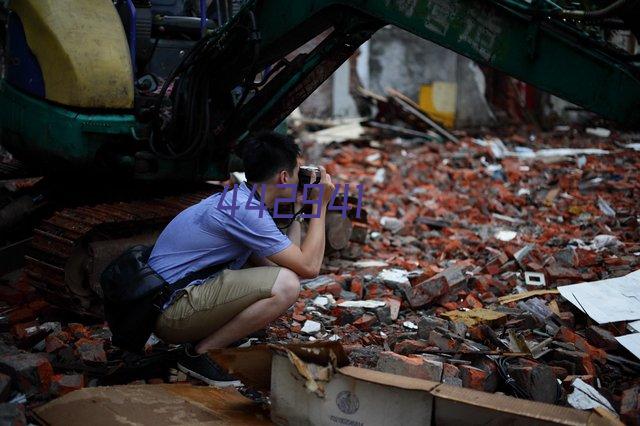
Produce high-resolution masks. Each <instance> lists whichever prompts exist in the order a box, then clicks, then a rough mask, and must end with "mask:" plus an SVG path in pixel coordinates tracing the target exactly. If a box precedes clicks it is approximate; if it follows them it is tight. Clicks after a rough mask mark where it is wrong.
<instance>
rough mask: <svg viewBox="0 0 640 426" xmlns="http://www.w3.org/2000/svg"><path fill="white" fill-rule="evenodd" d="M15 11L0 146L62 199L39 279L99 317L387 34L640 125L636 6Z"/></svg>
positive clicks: (466, 2) (389, 2) (153, 0)
mask: <svg viewBox="0 0 640 426" xmlns="http://www.w3.org/2000/svg"><path fill="white" fill-rule="evenodd" d="M2 3H4V4H5V5H6V6H5V7H4V8H3V10H2V13H0V19H3V20H4V21H6V22H4V24H3V26H2V30H0V37H2V38H3V39H4V40H3V50H4V65H3V67H1V68H0V69H4V71H3V75H2V79H1V80H0V145H2V146H3V147H4V148H5V149H7V150H8V151H9V152H10V153H11V154H12V155H13V156H15V157H16V158H18V159H19V160H20V161H21V162H22V163H23V164H25V165H27V166H28V167H29V168H30V170H32V171H36V173H39V174H38V176H46V177H47V178H49V179H50V182H54V183H52V184H51V187H55V188H57V190H55V191H52V192H51V193H50V194H49V196H52V195H51V194H55V195H56V196H59V197H62V198H61V199H63V200H64V201H62V202H60V203H58V206H60V208H59V209H57V210H55V211H53V212H51V214H50V215H48V217H46V218H44V220H42V221H41V222H40V223H38V224H37V225H36V226H35V229H34V230H33V236H32V239H31V246H30V248H29V250H28V252H27V254H26V257H25V270H26V274H27V277H28V280H29V282H30V283H31V284H32V285H33V286H35V287H37V288H38V289H39V290H40V291H42V292H44V293H45V294H46V295H47V296H48V299H49V300H50V301H51V302H52V303H56V304H59V305H61V306H64V307H67V308H70V309H73V310H75V311H76V312H79V313H84V314H89V315H94V316H97V317H99V316H100V315H101V309H102V307H101V303H100V294H101V290H100V285H99V280H98V277H99V274H100V272H101V270H102V269H103V268H104V266H105V265H106V264H107V263H108V261H109V260H110V259H112V258H113V257H114V256H115V255H116V254H117V253H118V252H119V251H121V250H122V248H123V247H124V246H126V245H133V244H134V243H138V242H143V241H153V238H154V237H155V236H156V235H157V232H158V231H159V230H161V229H162V226H163V225H164V224H166V223H167V222H168V221H169V220H170V219H171V218H172V217H173V216H174V215H175V214H177V213H178V212H179V211H180V210H181V209H183V208H185V207H187V206H188V205H190V204H193V203H195V202H197V201H198V200H199V199H201V198H202V197H204V196H205V195H207V194H208V193H210V192H211V191H212V187H211V186H201V185H202V183H204V182H207V181H212V180H225V179H227V178H228V176H229V171H230V169H231V168H232V167H233V166H232V164H233V158H234V155H233V150H234V147H235V146H236V144H237V143H238V141H241V140H242V139H243V138H244V137H245V136H246V135H247V134H248V133H250V132H251V131H254V130H258V129H265V128H274V127H276V126H277V125H278V124H279V123H281V122H282V121H283V120H284V119H285V118H286V117H287V116H288V115H289V114H290V113H291V112H292V111H293V110H294V109H295V108H296V107H297V106H298V105H299V104H300V103H301V102H302V101H303V100H304V99H305V98H307V97H308V96H309V95H310V94H311V93H312V92H313V91H314V90H315V89H316V88H317V87H318V86H319V85H320V84H321V83H322V82H324V81H325V80H326V79H327V78H329V76H331V74H332V73H333V72H334V71H335V70H336V69H337V68H338V67H339V66H340V65H341V64H342V63H343V62H344V61H345V60H347V59H348V58H349V57H350V56H351V55H353V54H354V52H355V51H356V50H357V49H358V48H359V46H360V45H362V44H363V43H364V42H365V41H367V40H368V39H369V38H370V37H371V36H372V35H373V34H374V33H375V32H376V31H378V30H379V29H380V28H382V27H383V26H385V25H394V26H397V27H399V28H401V29H403V30H406V31H408V32H411V33H413V34H415V35H417V36H419V37H421V38H423V39H425V40H429V41H431V42H434V43H437V44H438V45H441V46H443V47H445V48H447V49H450V50H452V51H455V52H457V53H459V54H461V55H464V56H466V57H468V58H470V59H472V60H474V61H476V62H477V63H479V64H482V65H486V66H489V67H492V68H494V69H497V70H500V71H502V72H504V73H506V74H508V75H511V76H513V77H515V78H517V79H519V80H521V81H524V82H527V83H529V84H531V85H533V86H535V87H537V88H539V89H541V90H544V91H546V92H549V93H552V94H555V95H557V96H559V97H561V98H563V99H566V100H568V101H570V102H572V103H574V104H577V105H579V106H581V107H583V108H585V109H586V110H589V111H593V112H595V113H597V114H599V115H600V116H602V117H604V118H607V119H610V120H614V121H616V122H618V123H620V124H621V125H623V126H631V127H633V126H638V124H640V55H638V54H634V53H629V52H628V51H626V50H624V49H621V48H619V47H616V46H615V45H614V44H612V43H611V41H610V40H611V37H610V36H611V34H612V33H613V32H615V31H620V30H622V31H627V32H628V33H630V34H633V35H634V36H635V37H636V38H637V39H640V1H638V0H580V1H574V0H572V1H569V0H245V1H237V0H216V1H212V0H91V1H89V0H4V1H2V2H0V4H2ZM5 178H6V176H5ZM207 191H208V192H207ZM31 202H32V203H33V202H36V201H34V199H31ZM65 203H66V204H65ZM8 207H12V206H8ZM13 207H15V206H13ZM4 209H5V211H6V209H7V206H5V207H4ZM13 211H21V210H20V209H19V208H14V210H13ZM3 217H4V218H5V219H6V215H5V216H3V215H2V214H0V219H1V218H3ZM1 226H2V224H0V229H2V227H1Z"/></svg>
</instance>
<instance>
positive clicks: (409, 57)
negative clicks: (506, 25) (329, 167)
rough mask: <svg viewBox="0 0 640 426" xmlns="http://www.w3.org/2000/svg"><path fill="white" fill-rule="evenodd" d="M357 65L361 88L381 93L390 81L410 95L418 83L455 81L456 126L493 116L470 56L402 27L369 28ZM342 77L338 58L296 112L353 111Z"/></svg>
mask: <svg viewBox="0 0 640 426" xmlns="http://www.w3.org/2000/svg"><path fill="white" fill-rule="evenodd" d="M361 61H366V62H365V63H361ZM357 68H358V74H359V76H360V80H361V81H362V82H363V84H364V85H365V86H366V88H368V89H370V90H372V91H374V92H377V93H380V94H384V90H385V88H387V87H392V88H394V89H396V90H399V91H400V92H402V93H404V94H406V95H407V96H409V97H410V98H412V99H414V100H416V101H417V99H418V94H419V91H420V86H422V85H423V84H429V83H432V82H434V81H446V82H453V83H457V85H458V96H457V111H456V116H457V119H456V126H461V127H465V126H477V125H483V124H489V123H491V122H492V121H493V120H494V117H493V115H492V113H491V110H490V108H489V106H488V104H487V102H486V100H485V98H484V75H483V74H482V72H481V71H480V69H479V68H478V67H477V66H476V65H475V64H474V63H473V62H472V61H470V60H468V59H466V58H464V57H462V56H460V55H458V54H456V53H454V52H452V51H450V50H447V49H444V48H442V47H440V46H438V45H436V44H434V43H431V42H429V41H427V40H423V39H421V38H419V37H416V36H414V35H412V34H410V33H408V32H406V31H403V30H400V29H398V28H395V27H391V26H387V27H385V28H383V29H381V30H380V31H378V32H377V33H376V34H374V35H373V37H372V38H371V41H370V42H369V43H368V46H366V47H365V50H364V51H362V52H361V54H360V56H359V57H358V66H357ZM367 70H368V72H367ZM347 77H348V64H344V65H343V66H342V67H340V69H338V70H337V71H336V73H335V74H334V76H333V77H332V79H330V80H328V81H327V82H325V83H324V84H323V85H322V86H321V87H320V88H319V89H318V90H317V91H316V92H315V93H314V94H313V95H312V96H311V97H310V98H309V99H308V100H306V101H305V102H304V103H303V104H302V105H301V111H302V113H303V114H305V115H308V116H313V117H322V118H328V117H330V116H334V117H335V116H343V117H344V116H355V115H356V114H357V112H356V110H355V108H354V106H353V101H352V100H351V99H350V95H349V92H348V89H349V88H348V84H346V82H348V78H347ZM367 81H368V85H367V83H366V82H367Z"/></svg>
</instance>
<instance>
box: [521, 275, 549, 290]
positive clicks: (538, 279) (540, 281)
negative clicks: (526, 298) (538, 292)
mask: <svg viewBox="0 0 640 426" xmlns="http://www.w3.org/2000/svg"><path fill="white" fill-rule="evenodd" d="M524 283H525V284H526V285H531V286H539V287H544V286H546V285H547V283H546V280H545V278H544V274H543V273H542V272H533V271H526V272H525V273H524Z"/></svg>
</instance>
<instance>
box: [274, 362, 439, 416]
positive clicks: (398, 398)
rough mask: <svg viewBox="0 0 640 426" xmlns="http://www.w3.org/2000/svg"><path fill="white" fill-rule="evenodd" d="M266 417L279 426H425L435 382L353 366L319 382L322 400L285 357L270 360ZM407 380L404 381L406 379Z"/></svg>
mask: <svg viewBox="0 0 640 426" xmlns="http://www.w3.org/2000/svg"><path fill="white" fill-rule="evenodd" d="M272 372H273V375H272V376H271V419H272V420H273V421H274V422H275V423H276V424H279V425H322V426H325V425H326V426H328V425H336V424H342V425H351V426H359V425H372V426H375V425H389V424H398V425H403V426H412V425H416V426H417V425H430V424H431V413H432V411H433V410H432V406H433V396H432V395H431V394H430V393H429V392H428V391H429V390H430V389H432V388H433V387H435V386H437V385H438V384H437V383H434V382H427V381H426V380H418V379H412V378H407V377H404V378H403V377H399V376H395V375H392V374H387V373H381V372H378V371H372V370H366V369H363V368H356V367H344V368H341V369H339V370H338V371H337V372H336V373H335V375H334V376H333V377H332V378H331V380H330V381H329V382H328V383H325V384H324V396H323V397H320V396H318V395H316V393H313V392H309V391H308V390H307V381H306V379H305V378H304V377H302V376H301V375H300V374H299V372H298V370H297V368H296V366H295V365H294V364H292V363H291V362H290V360H289V358H287V357H285V356H282V355H279V354H276V355H274V357H273V365H272ZM405 379H406V380H405Z"/></svg>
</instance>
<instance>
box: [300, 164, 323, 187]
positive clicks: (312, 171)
mask: <svg viewBox="0 0 640 426" xmlns="http://www.w3.org/2000/svg"><path fill="white" fill-rule="evenodd" d="M317 183H320V168H318V167H316V166H300V171H299V172H298V189H299V190H300V191H303V190H304V186H305V185H309V184H317Z"/></svg>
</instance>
